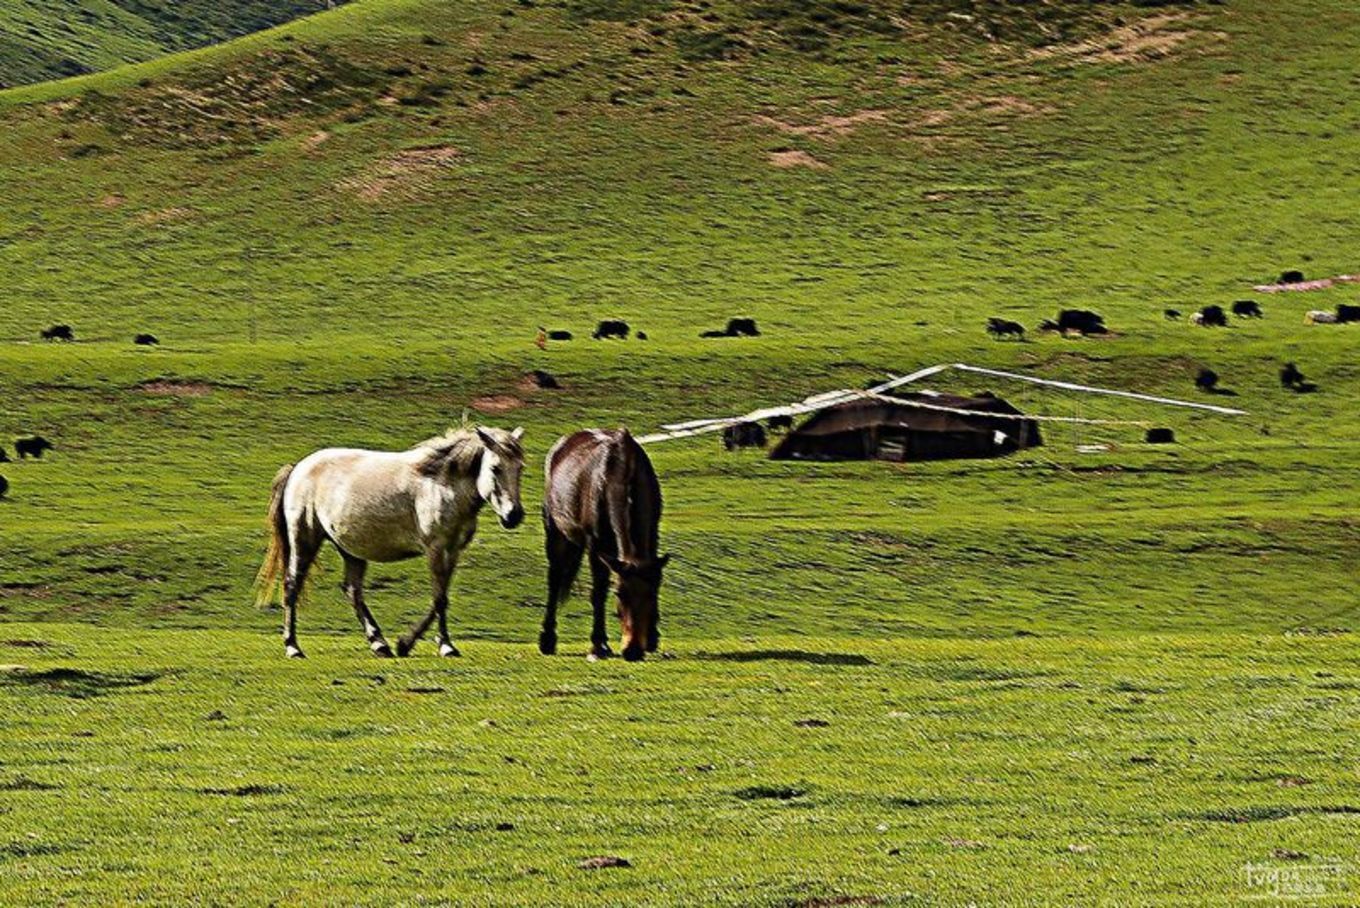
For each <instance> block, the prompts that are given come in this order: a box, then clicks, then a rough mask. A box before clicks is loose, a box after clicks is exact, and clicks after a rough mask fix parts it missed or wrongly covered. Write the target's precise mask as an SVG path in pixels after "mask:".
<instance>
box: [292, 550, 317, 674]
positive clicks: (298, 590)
mask: <svg viewBox="0 0 1360 908" xmlns="http://www.w3.org/2000/svg"><path fill="white" fill-rule="evenodd" d="M289 536H290V538H289V540H288V569H287V570H286V571H285V573H284V575H283V651H284V653H286V654H287V655H288V656H289V657H290V658H293V659H301V658H303V657H304V656H305V655H306V654H305V653H303V652H302V647H300V646H298V642H297V604H298V599H299V598H300V597H301V596H302V589H303V586H304V585H305V584H306V583H307V571H308V570H310V569H311V566H312V562H313V561H315V560H316V554H317V552H319V551H320V550H321V542H320V540H317V539H315V538H312V537H311V536H310V535H309V534H308V533H306V531H305V530H303V529H302V528H301V527H294V528H290V531H289Z"/></svg>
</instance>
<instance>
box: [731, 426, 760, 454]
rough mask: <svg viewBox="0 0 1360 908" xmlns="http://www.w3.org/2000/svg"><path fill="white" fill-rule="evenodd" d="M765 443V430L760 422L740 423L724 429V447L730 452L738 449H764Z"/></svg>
mask: <svg viewBox="0 0 1360 908" xmlns="http://www.w3.org/2000/svg"><path fill="white" fill-rule="evenodd" d="M765 441H766V439H765V430H764V429H763V428H762V427H761V425H760V423H758V422H739V423H735V424H734V425H730V426H727V427H726V428H725V429H723V447H724V448H726V449H727V450H729V451H732V450H735V449H736V448H763V447H765Z"/></svg>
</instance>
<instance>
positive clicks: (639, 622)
mask: <svg viewBox="0 0 1360 908" xmlns="http://www.w3.org/2000/svg"><path fill="white" fill-rule="evenodd" d="M601 560H603V561H604V563H605V564H607V565H609V569H610V570H611V571H613V572H614V573H615V574H617V575H618V577H619V583H618V591H617V595H618V600H619V623H620V624H621V625H622V629H623V658H624V659H626V660H628V661H629V662H637V661H639V660H640V659H642V657H643V654H644V653H654V652H656V647H657V643H658V640H659V638H660V634H659V628H658V627H657V623H658V622H657V617H658V615H659V613H660V606H659V603H658V598H659V595H658V594H659V593H660V591H661V573H662V570H663V569H664V568H665V567H666V562H668V561H670V560H671V556H670V555H668V554H667V555H662V556H661V557H660V558H654V559H651V560H649V561H644V562H641V563H639V564H630V563H629V562H626V561H620V560H619V559H618V558H615V557H614V556H612V555H605V554H602V555H601Z"/></svg>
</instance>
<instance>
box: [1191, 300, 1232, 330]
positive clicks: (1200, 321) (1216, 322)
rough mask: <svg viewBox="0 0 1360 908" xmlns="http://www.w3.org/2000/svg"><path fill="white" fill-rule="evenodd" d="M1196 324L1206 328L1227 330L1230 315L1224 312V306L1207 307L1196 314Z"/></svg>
mask: <svg viewBox="0 0 1360 908" xmlns="http://www.w3.org/2000/svg"><path fill="white" fill-rule="evenodd" d="M1195 324H1196V325H1201V326H1203V327H1205V328H1226V327H1228V313H1226V312H1224V311H1223V307H1222V306H1218V305H1213V306H1205V307H1204V308H1203V309H1201V310H1199V311H1198V312H1196V313H1195Z"/></svg>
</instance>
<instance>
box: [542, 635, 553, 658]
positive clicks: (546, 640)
mask: <svg viewBox="0 0 1360 908" xmlns="http://www.w3.org/2000/svg"><path fill="white" fill-rule="evenodd" d="M538 651H539V652H540V653H542V654H543V655H545V656H551V655H553V654H554V653H556V652H557V635H556V634H539V635H538Z"/></svg>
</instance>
